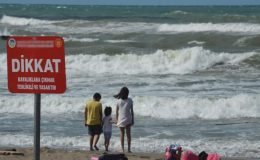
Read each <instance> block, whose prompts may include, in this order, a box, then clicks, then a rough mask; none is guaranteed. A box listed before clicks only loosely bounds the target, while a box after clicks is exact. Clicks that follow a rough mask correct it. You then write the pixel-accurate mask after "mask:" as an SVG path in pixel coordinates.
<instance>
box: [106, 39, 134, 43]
mask: <svg viewBox="0 0 260 160" xmlns="http://www.w3.org/2000/svg"><path fill="white" fill-rule="evenodd" d="M105 42H107V43H131V42H135V41H131V40H123V39H122V40H105Z"/></svg>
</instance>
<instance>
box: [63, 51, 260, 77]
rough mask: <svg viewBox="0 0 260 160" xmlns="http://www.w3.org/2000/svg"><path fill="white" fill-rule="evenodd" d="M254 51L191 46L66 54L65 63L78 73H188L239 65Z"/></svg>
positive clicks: (253, 53) (252, 54) (71, 70)
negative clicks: (219, 50) (140, 51)
mask: <svg viewBox="0 0 260 160" xmlns="http://www.w3.org/2000/svg"><path fill="white" fill-rule="evenodd" d="M254 55H259V53H256V52H247V53H238V54H230V53H215V52H211V51H210V50H205V49H203V48H202V47H192V48H185V49H180V50H166V51H163V50H158V51H156V52H155V53H152V54H144V55H137V54H121V55H106V54H100V55H83V54H81V55H76V56H75V55H68V56H67V57H66V65H67V68H68V69H69V70H70V71H69V72H72V73H73V72H75V73H76V72H77V73H80V74H82V73H84V74H189V73H193V72H196V71H203V70H206V69H208V68H210V67H212V66H215V65H216V64H220V63H221V64H223V65H225V64H228V65H238V64H239V63H240V62H242V61H244V60H246V59H248V58H250V57H252V56H254ZM97 68H98V69H97Z"/></svg>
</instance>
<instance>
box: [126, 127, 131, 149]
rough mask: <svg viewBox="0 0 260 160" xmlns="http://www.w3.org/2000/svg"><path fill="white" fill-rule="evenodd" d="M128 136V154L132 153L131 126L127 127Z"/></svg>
mask: <svg viewBox="0 0 260 160" xmlns="http://www.w3.org/2000/svg"><path fill="white" fill-rule="evenodd" d="M126 136H127V144H128V152H129V153H131V126H130V125H129V126H127V127H126Z"/></svg>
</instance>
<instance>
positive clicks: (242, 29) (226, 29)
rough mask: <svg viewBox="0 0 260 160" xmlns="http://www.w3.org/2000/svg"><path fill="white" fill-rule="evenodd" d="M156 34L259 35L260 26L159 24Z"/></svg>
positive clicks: (244, 24)
mask: <svg viewBox="0 0 260 160" xmlns="http://www.w3.org/2000/svg"><path fill="white" fill-rule="evenodd" d="M158 32H162V33H163V32H165V33H184V32H223V33H247V34H259V32H260V25H259V24H253V23H216V24H214V23H189V24H161V25H160V26H159V27H158Z"/></svg>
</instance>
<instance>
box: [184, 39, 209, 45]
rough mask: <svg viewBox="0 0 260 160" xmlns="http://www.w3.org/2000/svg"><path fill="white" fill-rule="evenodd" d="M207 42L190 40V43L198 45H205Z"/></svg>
mask: <svg viewBox="0 0 260 160" xmlns="http://www.w3.org/2000/svg"><path fill="white" fill-rule="evenodd" d="M204 43H205V42H201V41H196V40H195V41H190V42H188V44H197V45H203V44H204Z"/></svg>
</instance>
